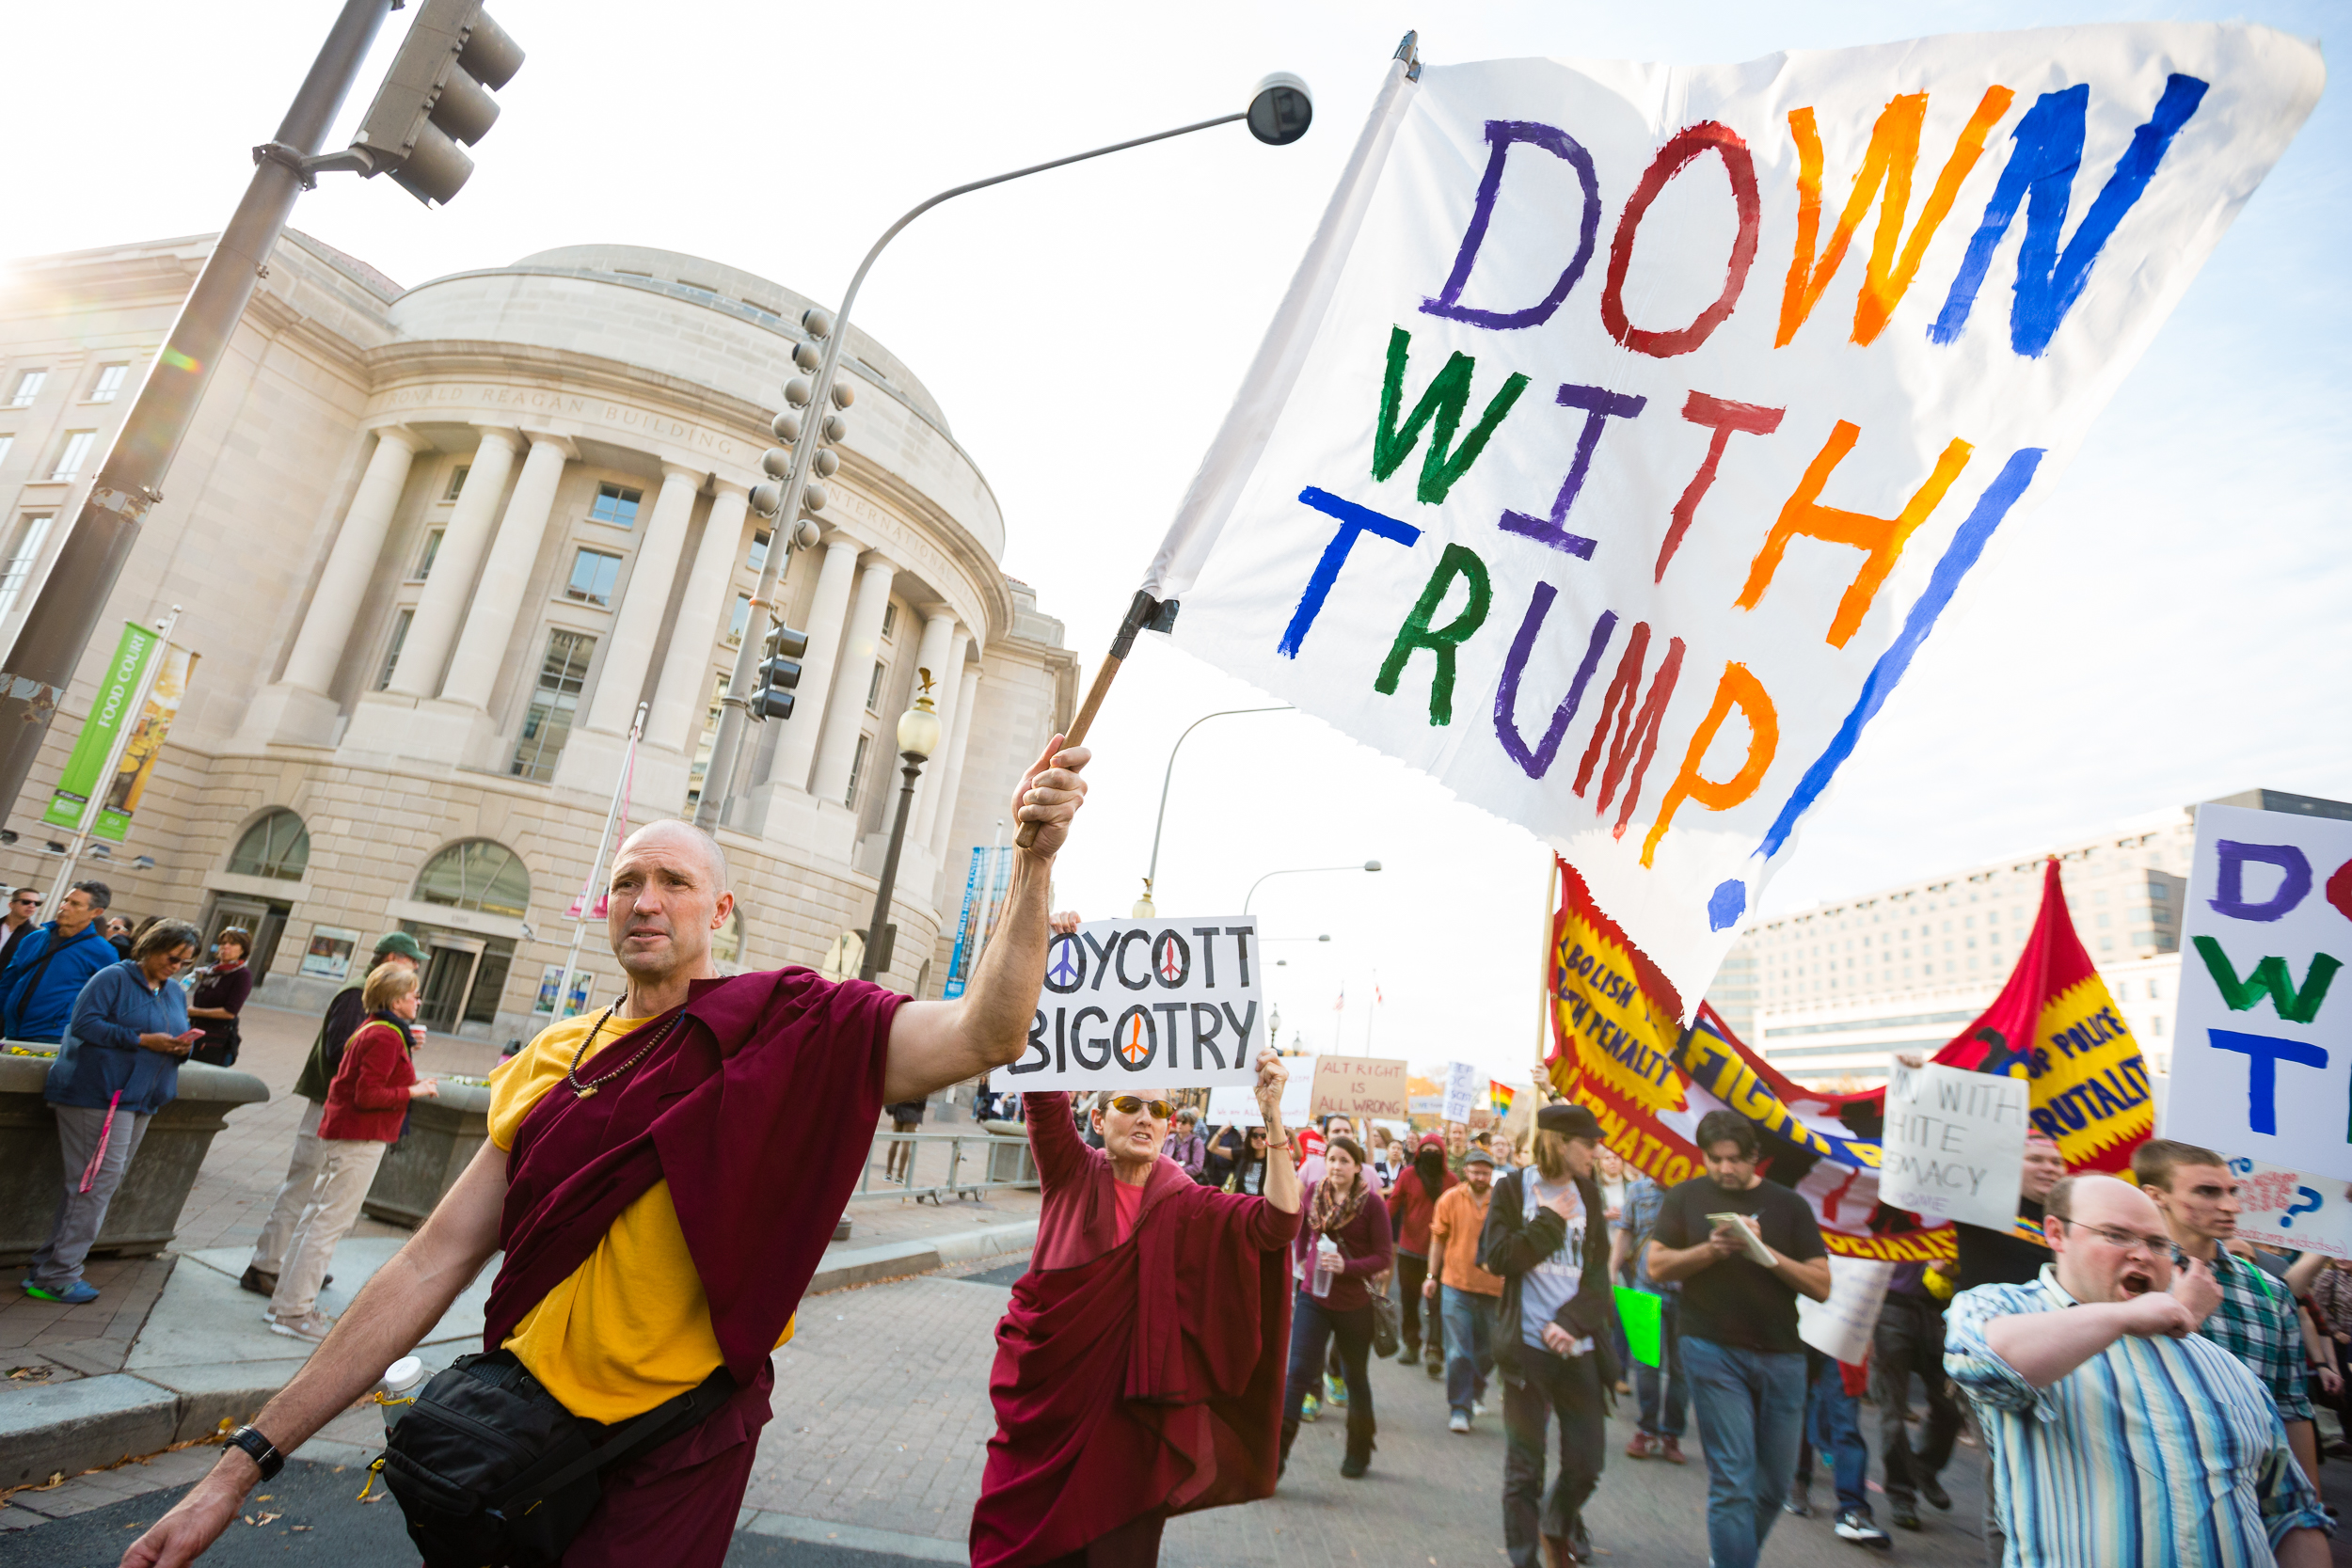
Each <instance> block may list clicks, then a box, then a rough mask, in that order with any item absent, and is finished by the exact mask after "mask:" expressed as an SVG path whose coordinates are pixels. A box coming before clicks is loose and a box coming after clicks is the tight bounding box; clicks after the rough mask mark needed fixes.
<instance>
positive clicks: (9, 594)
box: [0, 512, 56, 615]
mask: <svg viewBox="0 0 2352 1568" xmlns="http://www.w3.org/2000/svg"><path fill="white" fill-rule="evenodd" d="M54 522H56V514H55V513H51V512H27V513H26V514H25V515H24V519H23V520H22V521H21V522H19V523H18V524H17V525H16V543H15V545H14V546H12V547H10V549H9V550H8V565H7V566H6V567H5V568H0V615H6V614H7V613H8V611H9V610H14V609H15V608H16V600H17V595H18V594H22V593H24V584H25V583H26V582H27V581H29V580H30V579H31V578H32V575H33V562H36V561H38V560H40V546H42V544H44V543H45V542H46V541H47V540H48V538H49V527H50V525H51V524H52V523H54Z"/></svg>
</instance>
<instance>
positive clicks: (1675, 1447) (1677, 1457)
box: [1658, 1437, 1691, 1465]
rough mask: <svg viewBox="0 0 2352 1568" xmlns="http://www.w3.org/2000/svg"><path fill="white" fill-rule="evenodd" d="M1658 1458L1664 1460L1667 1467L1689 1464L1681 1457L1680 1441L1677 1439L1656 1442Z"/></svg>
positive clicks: (1662, 1438)
mask: <svg viewBox="0 0 2352 1568" xmlns="http://www.w3.org/2000/svg"><path fill="white" fill-rule="evenodd" d="M1658 1457H1659V1458H1661V1459H1662V1460H1664V1461H1665V1462H1666V1463H1667V1464H1669V1465H1688V1464H1689V1463H1691V1462H1690V1461H1689V1460H1687V1459H1685V1458H1683V1457H1682V1439H1681V1438H1679V1437H1661V1438H1660V1439H1659V1440H1658Z"/></svg>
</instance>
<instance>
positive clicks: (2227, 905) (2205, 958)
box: [2165, 806, 2352, 1181]
mask: <svg viewBox="0 0 2352 1568" xmlns="http://www.w3.org/2000/svg"><path fill="white" fill-rule="evenodd" d="M2347 961H2352V822H2343V821H2338V820H2335V819H2333V818H2329V817H2321V816H2294V815H2290V814H2288V813H2286V812H2276V811H2248V810H2245V809H2244V808H2242V807H2237V806H2200V807H2198V808H2197V859H2196V863H2195V864H2194V865H2192V866H2191V867H2190V870H2189V878H2188V911H2187V913H2186V915H2185V918H2184V919H2183V921H2182V926H2181V1001H2180V1008H2179V1011H2178V1014H2177V1015H2176V1021H2175V1023H2174V1034H2175V1036H2176V1038H2175V1039H2174V1041H2173V1046H2172V1079H2173V1082H2172V1092H2171V1095H2170V1099H2169V1103H2168V1105H2167V1106H2166V1116H2165V1135H2166V1136H2168V1137H2172V1138H2179V1139H2182V1140H2184V1141H2185V1142H2188V1143H2196V1144H2203V1145H2204V1146H2206V1147H2207V1148H2217V1149H2220V1150H2223V1151H2224V1152H2226V1153H2229V1154H2232V1155H2239V1156H2244V1157H2245V1158H2247V1159H2249V1160H2258V1161H2260V1162H2262V1163H2263V1164H2266V1165H2277V1166H2281V1167H2284V1168H2286V1169H2290V1170H2295V1171H2299V1172H2301V1173H2302V1174H2303V1175H2305V1176H2307V1177H2312V1176H2316V1177H2331V1178H2334V1179H2335V1180H2340V1181H2342V1180H2352V982H2347V981H2345V980H2344V977H2343V976H2342V975H2341V974H2339V973H2338V972H2339V971H2340V970H2342V969H2343V967H2344V964H2345V963H2346V962H2347Z"/></svg>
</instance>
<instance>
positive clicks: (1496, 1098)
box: [1486, 1078, 1511, 1121]
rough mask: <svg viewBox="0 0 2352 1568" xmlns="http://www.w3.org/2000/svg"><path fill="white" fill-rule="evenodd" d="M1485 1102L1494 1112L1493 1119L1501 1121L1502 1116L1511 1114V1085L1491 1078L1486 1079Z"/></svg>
mask: <svg viewBox="0 0 2352 1568" xmlns="http://www.w3.org/2000/svg"><path fill="white" fill-rule="evenodd" d="M1486 1104H1487V1107H1488V1108H1489V1109H1490V1110H1492V1111H1493V1112H1494V1114H1495V1120H1497V1121H1501V1120H1502V1118H1503V1117H1507V1116H1509V1115H1510V1114H1511V1085H1508V1084H1504V1083H1500V1082H1498V1081H1496V1080H1495V1079H1492V1078H1489V1079H1487V1080H1486Z"/></svg>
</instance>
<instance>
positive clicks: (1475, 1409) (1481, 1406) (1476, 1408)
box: [1470, 1399, 1486, 1416]
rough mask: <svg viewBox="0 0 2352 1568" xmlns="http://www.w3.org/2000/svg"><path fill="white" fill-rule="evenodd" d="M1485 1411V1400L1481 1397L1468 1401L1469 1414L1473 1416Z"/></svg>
mask: <svg viewBox="0 0 2352 1568" xmlns="http://www.w3.org/2000/svg"><path fill="white" fill-rule="evenodd" d="M1470 1414H1471V1415H1473V1416H1484V1415H1485V1414H1486V1401H1485V1400H1483V1399H1481V1400H1472V1401H1470Z"/></svg>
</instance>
